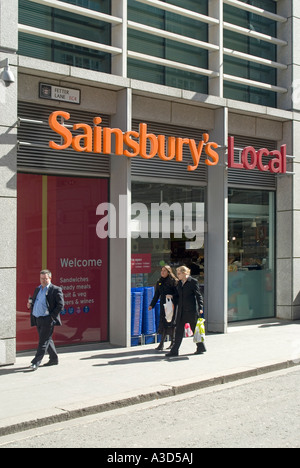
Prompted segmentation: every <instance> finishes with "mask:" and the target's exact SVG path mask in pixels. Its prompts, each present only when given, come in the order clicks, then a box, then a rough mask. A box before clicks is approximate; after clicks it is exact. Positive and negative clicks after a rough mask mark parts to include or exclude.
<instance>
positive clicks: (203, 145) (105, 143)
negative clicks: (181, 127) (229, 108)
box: [49, 111, 219, 172]
mask: <svg viewBox="0 0 300 468" xmlns="http://www.w3.org/2000/svg"><path fill="white" fill-rule="evenodd" d="M70 118H71V116H70V114H69V113H68V112H64V111H55V112H52V114H51V115H50V117H49V126H50V128H51V130H53V131H54V132H55V133H56V134H57V135H59V136H60V137H62V139H63V142H62V143H61V144H59V143H56V142H55V141H50V142H49V146H50V148H51V149H54V150H58V151H59V150H65V149H67V148H69V147H70V146H71V147H72V148H73V150H74V151H77V152H87V153H95V154H115V155H118V156H122V155H124V156H126V157H128V158H134V157H136V156H140V157H141V158H143V159H152V158H154V157H155V156H158V157H159V158H160V159H161V160H162V161H171V160H174V159H175V161H177V162H178V163H181V162H183V160H184V156H186V154H187V151H189V153H190V156H191V158H192V162H193V164H189V165H188V166H187V170H188V171H189V172H191V171H195V170H196V169H197V168H198V167H199V164H200V162H201V156H202V153H203V149H205V154H206V156H207V158H206V159H205V160H204V161H203V164H206V165H208V166H215V165H217V164H218V162H219V155H218V153H217V152H216V151H215V150H214V149H216V148H218V144H217V143H214V142H209V134H208V133H204V134H203V137H202V140H200V142H199V143H198V144H197V143H196V141H195V140H194V139H189V138H179V137H174V136H169V137H166V136H165V135H158V136H156V135H154V134H153V133H148V125H147V124H146V123H141V124H140V125H139V131H138V132H137V131H128V132H125V133H124V132H122V130H121V129H119V128H108V127H101V123H102V119H101V117H95V118H94V119H93V124H94V126H93V127H92V126H90V125H88V124H86V123H78V124H74V125H73V128H72V130H73V132H76V134H75V135H74V134H73V133H72V131H71V130H70V129H69V128H67V127H66V126H65V125H64V121H66V120H69V119H70ZM78 133H79V134H78ZM213 148H214V149H213Z"/></svg>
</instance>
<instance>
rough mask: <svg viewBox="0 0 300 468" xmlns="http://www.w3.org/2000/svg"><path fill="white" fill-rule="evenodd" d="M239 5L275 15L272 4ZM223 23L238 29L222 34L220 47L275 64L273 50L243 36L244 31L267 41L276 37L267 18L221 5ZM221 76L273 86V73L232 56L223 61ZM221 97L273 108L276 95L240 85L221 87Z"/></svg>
mask: <svg viewBox="0 0 300 468" xmlns="http://www.w3.org/2000/svg"><path fill="white" fill-rule="evenodd" d="M240 3H246V4H250V5H252V6H254V7H257V8H260V9H264V10H267V11H268V12H271V13H276V2H275V1H272V0H251V1H245V0H240ZM224 21H225V22H228V23H231V24H233V25H236V26H238V27H240V28H242V29H241V31H242V32H239V31H238V30H236V31H234V30H233V31H232V30H226V29H225V30H224V47H225V48H228V49H231V50H235V51H238V52H241V53H245V54H249V55H251V56H254V57H258V58H261V59H265V60H271V61H273V62H276V59H277V46H276V44H274V43H271V42H267V41H265V40H263V38H258V37H251V36H248V35H244V34H243V32H244V30H249V31H253V32H256V33H261V34H263V35H266V36H268V37H276V35H277V23H276V22H275V21H274V20H272V19H270V18H267V17H264V16H260V15H258V14H255V13H254V12H253V11H247V10H242V9H238V8H237V6H236V3H235V4H232V5H230V4H224ZM224 73H225V74H229V75H234V76H237V77H241V78H245V79H248V80H252V81H256V82H262V83H268V84H270V85H275V86H276V84H277V69H276V68H273V67H270V66H269V65H265V64H263V63H257V62H254V61H250V60H245V59H241V58H238V57H235V56H233V55H225V57H224ZM224 97H227V98H232V99H238V100H240V101H246V102H251V103H255V104H262V105H267V106H272V107H275V106H276V93H275V92H272V91H268V90H264V89H259V88H255V87H253V86H252V87H251V86H248V85H243V84H235V83H229V82H226V80H225V83H224Z"/></svg>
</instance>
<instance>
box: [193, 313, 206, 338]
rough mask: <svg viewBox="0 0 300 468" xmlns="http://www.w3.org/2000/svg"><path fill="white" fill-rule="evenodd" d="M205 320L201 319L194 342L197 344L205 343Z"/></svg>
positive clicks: (198, 322)
mask: <svg viewBox="0 0 300 468" xmlns="http://www.w3.org/2000/svg"><path fill="white" fill-rule="evenodd" d="M204 323H205V319H203V318H199V319H198V321H197V325H196V328H195V333H194V342H195V343H204V342H205V325H204Z"/></svg>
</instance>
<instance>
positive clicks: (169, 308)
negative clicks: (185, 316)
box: [164, 298, 174, 323]
mask: <svg viewBox="0 0 300 468" xmlns="http://www.w3.org/2000/svg"><path fill="white" fill-rule="evenodd" d="M164 308H165V314H166V321H167V322H168V323H170V322H172V320H173V314H174V304H173V302H172V299H170V298H167V302H166V303H165V304H164Z"/></svg>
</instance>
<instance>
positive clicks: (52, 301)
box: [27, 270, 64, 371]
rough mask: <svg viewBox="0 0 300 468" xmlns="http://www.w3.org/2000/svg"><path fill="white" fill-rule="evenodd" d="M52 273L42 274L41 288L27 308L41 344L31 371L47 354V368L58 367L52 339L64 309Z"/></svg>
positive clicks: (61, 294) (47, 271) (36, 367)
mask: <svg viewBox="0 0 300 468" xmlns="http://www.w3.org/2000/svg"><path fill="white" fill-rule="evenodd" d="M51 279H52V273H51V271H49V270H42V271H41V272H40V282H41V284H40V286H38V287H37V288H36V290H35V291H34V294H33V297H32V298H30V297H29V300H28V303H27V308H28V309H30V310H31V326H32V327H34V326H36V328H37V331H38V335H39V344H38V348H37V351H36V355H35V357H34V359H33V360H32V361H31V369H32V370H33V371H36V370H37V369H38V368H39V366H40V364H41V362H42V359H43V357H44V356H45V354H46V353H47V352H48V354H49V358H50V359H49V362H48V363H47V364H45V365H44V367H45V366H55V365H58V355H57V352H56V349H55V345H54V342H53V339H52V335H53V332H54V327H55V326H61V325H62V323H61V318H60V313H61V311H62V310H63V309H64V297H63V292H62V289H61V288H59V287H57V286H54V285H53V284H52V283H51Z"/></svg>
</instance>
